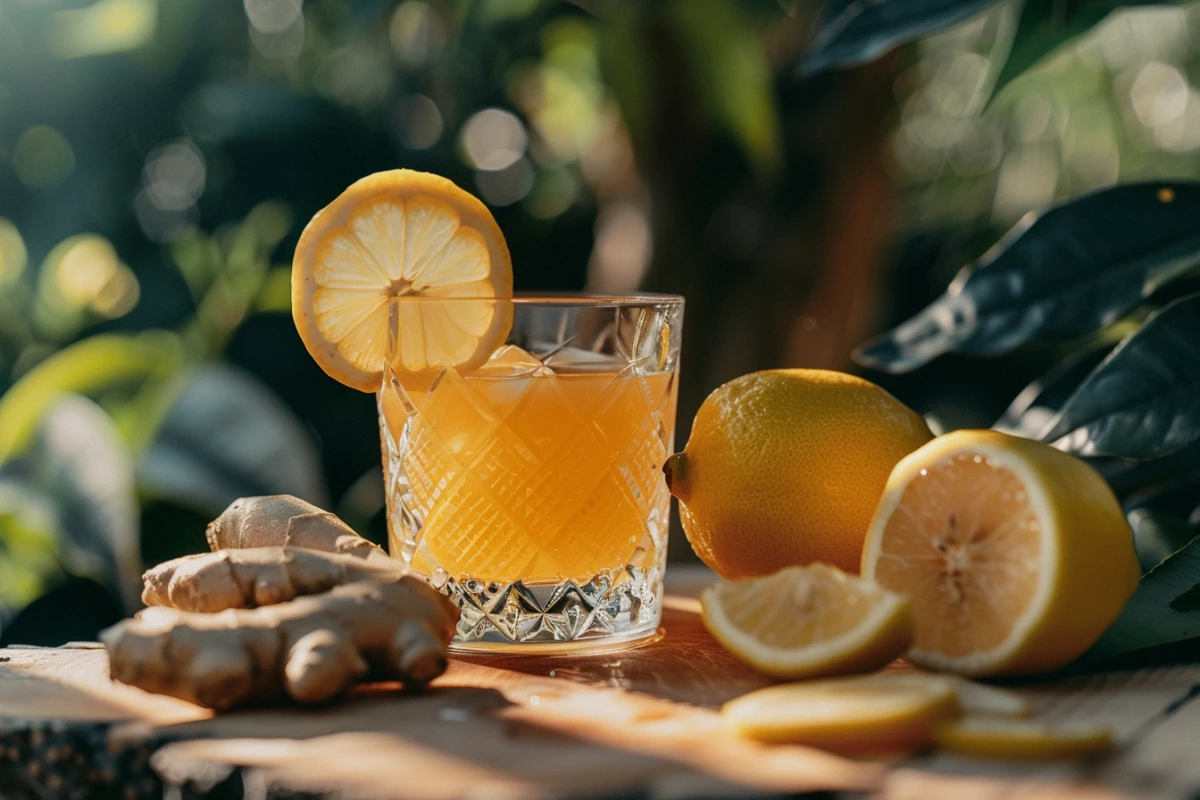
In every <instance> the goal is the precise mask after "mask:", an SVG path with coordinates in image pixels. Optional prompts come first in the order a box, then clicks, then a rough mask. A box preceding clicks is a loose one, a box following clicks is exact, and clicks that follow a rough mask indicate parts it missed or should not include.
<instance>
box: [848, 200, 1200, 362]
mask: <svg viewBox="0 0 1200 800" xmlns="http://www.w3.org/2000/svg"><path fill="white" fill-rule="evenodd" d="M1197 219H1200V184H1197V183H1134V184H1129V185H1126V186H1117V187H1113V188H1111V189H1105V190H1102V191H1099V192H1095V193H1093V194H1090V195H1086V196H1084V197H1081V198H1079V199H1077V200H1073V201H1071V202H1069V203H1065V204H1063V205H1060V206H1058V207H1056V208H1052V209H1050V210H1049V211H1047V212H1045V213H1043V214H1042V215H1041V216H1036V215H1029V216H1028V217H1027V218H1026V220H1024V221H1023V222H1021V223H1020V224H1018V225H1017V226H1016V227H1015V228H1013V230H1012V231H1010V232H1009V234H1008V235H1007V236H1006V237H1005V238H1004V239H1002V240H1001V241H1000V242H999V243H997V244H996V246H995V247H993V248H992V249H991V250H990V251H988V252H987V253H985V254H984V255H983V257H982V258H981V259H980V260H979V261H978V262H977V263H976V264H975V265H974V266H973V267H967V268H965V269H964V270H963V271H962V272H960V273H959V275H958V277H956V278H955V279H954V282H953V283H951V284H950V287H949V288H948V289H947V290H946V293H945V294H944V295H942V296H941V297H940V298H938V299H937V300H935V301H934V302H933V303H932V304H931V305H930V306H929V307H928V308H926V309H925V310H924V311H922V312H921V313H919V314H917V315H916V316H915V317H913V318H912V319H910V320H909V321H907V322H905V323H904V324H902V325H900V326H899V327H897V328H895V329H894V330H892V331H889V332H888V333H885V334H883V335H882V336H879V337H877V338H876V339H873V340H871V341H870V342H867V343H866V344H865V345H863V346H862V347H860V348H859V349H858V351H857V352H856V353H855V358H857V359H858V361H859V362H861V363H863V364H865V365H866V366H870V367H874V368H876V369H880V370H884V371H886V372H907V371H909V370H912V369H916V368H917V367H919V366H921V365H922V364H925V363H927V362H929V361H932V360H933V359H934V358H936V357H938V356H939V355H942V354H943V353H946V352H949V351H952V350H954V351H958V352H963V353H973V354H976V355H989V354H996V353H1003V352H1007V351H1009V350H1012V349H1013V348H1015V347H1017V346H1019V345H1021V344H1024V343H1025V342H1029V341H1034V340H1041V341H1066V340H1070V339H1073V338H1075V337H1078V336H1082V335H1084V334H1087V333H1092V332H1093V331H1096V330H1099V329H1100V328H1103V327H1105V326H1107V325H1110V324H1112V323H1113V322H1115V321H1116V320H1118V319H1120V318H1121V317H1122V316H1123V315H1125V314H1126V313H1128V312H1129V311H1131V310H1132V309H1134V308H1135V307H1136V306H1137V305H1138V304H1139V303H1141V302H1142V301H1143V300H1144V299H1145V298H1147V297H1149V296H1150V295H1151V294H1152V293H1153V292H1154V291H1156V290H1157V289H1159V288H1160V287H1162V286H1163V285H1165V284H1167V283H1169V282H1171V281H1173V280H1176V279H1178V278H1181V277H1183V276H1185V275H1188V274H1191V273H1194V272H1196V270H1197V267H1198V266H1200V225H1197V224H1196V220H1197Z"/></svg>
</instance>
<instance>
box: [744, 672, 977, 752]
mask: <svg viewBox="0 0 1200 800" xmlns="http://www.w3.org/2000/svg"><path fill="white" fill-rule="evenodd" d="M893 677H894V676H888V675H872V676H868V677H865V678H864V677H854V678H834V679H831V680H824V681H811V682H808V683H791V684H785V685H783V686H772V687H769V688H766V689H759V690H758V691H756V692H751V693H750V694H747V695H744V696H742V697H739V698H738V699H736V700H732V701H730V702H729V703H726V704H725V706H724V707H723V708H722V709H721V713H722V715H723V717H724V718H725V720H726V722H727V723H728V724H729V725H730V726H732V727H733V729H734V730H735V731H737V732H738V733H740V734H742V735H743V736H748V737H751V738H754V739H759V740H761V741H767V742H791V743H795V744H806V745H810V746H813V747H820V748H822V749H825V750H832V751H835V752H840V753H847V754H853V755H892V754H901V753H907V752H911V751H913V750H916V749H919V748H922V747H925V746H926V745H929V744H930V743H931V742H932V741H933V732H934V727H935V725H936V724H937V723H938V722H940V721H943V720H946V719H950V718H953V717H955V716H957V715H958V713H959V708H958V700H957V698H956V697H955V694H954V690H953V689H952V688H951V686H950V684H949V683H948V682H947V683H939V682H937V681H927V682H923V683H922V682H917V681H911V680H893V679H892V678H893Z"/></svg>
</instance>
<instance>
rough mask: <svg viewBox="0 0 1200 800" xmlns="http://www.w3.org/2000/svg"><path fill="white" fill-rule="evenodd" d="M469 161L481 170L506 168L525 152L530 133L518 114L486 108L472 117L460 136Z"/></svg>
mask: <svg viewBox="0 0 1200 800" xmlns="http://www.w3.org/2000/svg"><path fill="white" fill-rule="evenodd" d="M460 139H461V141H462V147H463V151H464V153H465V154H466V157H467V161H468V163H470V164H471V166H473V167H475V169H478V170H485V171H497V170H506V169H508V168H509V167H511V166H512V165H513V164H515V163H516V162H517V161H518V159H520V158H521V157H522V156H524V155H525V148H526V146H528V144H529V134H527V133H526V132H525V126H524V125H523V124H522V123H521V120H519V119H518V118H517V115H516V114H513V113H512V112H511V111H505V110H504V109H501V108H485V109H483V110H482V111H477V112H475V113H474V114H472V115H471V116H470V118H469V119H468V120H467V122H466V124H465V125H463V128H462V133H461V135H460Z"/></svg>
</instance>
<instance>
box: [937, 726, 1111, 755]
mask: <svg viewBox="0 0 1200 800" xmlns="http://www.w3.org/2000/svg"><path fill="white" fill-rule="evenodd" d="M934 738H935V739H936V741H937V743H938V745H939V746H940V747H942V748H943V749H945V750H948V751H950V752H951V753H958V754H959V755H964V756H973V757H976V758H997V759H1010V760H1015V761H1054V760H1060V759H1069V758H1082V757H1084V756H1090V755H1093V754H1095V753H1102V752H1104V751H1105V750H1108V749H1109V748H1111V747H1112V744H1113V738H1112V733H1111V732H1110V731H1109V730H1108V729H1107V728H1103V727H1100V726H1098V725H1091V724H1076V725H1067V724H1063V725H1054V724H1051V723H1046V722H1041V721H1038V720H1028V719H996V718H989V717H967V718H964V719H961V720H953V721H945V722H942V723H939V724H938V725H937V727H936V728H935V729H934Z"/></svg>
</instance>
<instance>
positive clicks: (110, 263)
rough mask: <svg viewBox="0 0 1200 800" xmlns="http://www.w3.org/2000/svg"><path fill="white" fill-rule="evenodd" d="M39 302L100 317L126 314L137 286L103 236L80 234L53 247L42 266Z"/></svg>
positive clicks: (137, 288) (134, 303)
mask: <svg viewBox="0 0 1200 800" xmlns="http://www.w3.org/2000/svg"><path fill="white" fill-rule="evenodd" d="M41 294H42V299H43V300H45V301H47V302H49V303H50V304H52V305H53V304H57V303H59V302H61V303H62V304H63V305H65V306H66V307H68V308H77V309H84V308H86V309H89V310H91V311H93V312H94V313H96V314H97V315H99V316H101V317H106V318H114V317H120V316H123V315H124V314H127V313H128V312H129V311H130V310H131V309H132V308H133V307H134V306H135V305H136V304H137V301H138V297H139V294H140V287H139V285H138V281H137V278H136V277H135V276H134V274H133V272H132V271H131V270H130V269H129V267H128V266H126V265H125V264H124V263H122V262H121V259H120V258H119V257H118V256H117V251H116V250H115V249H114V248H113V246H112V243H111V242H109V241H108V240H107V239H105V238H104V237H103V236H97V235H94V234H80V235H79V236H73V237H71V238H70V239H68V240H67V241H65V242H63V243H62V244H60V245H59V246H58V247H56V248H55V249H54V250H53V251H52V252H51V253H50V255H49V256H48V257H47V259H46V263H45V264H44V265H43V266H42V292H41Z"/></svg>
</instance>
